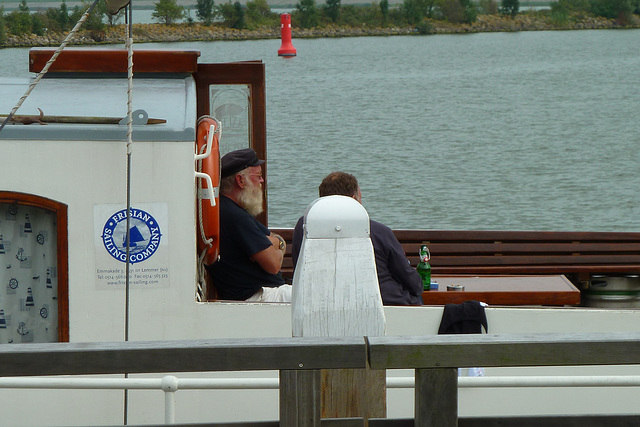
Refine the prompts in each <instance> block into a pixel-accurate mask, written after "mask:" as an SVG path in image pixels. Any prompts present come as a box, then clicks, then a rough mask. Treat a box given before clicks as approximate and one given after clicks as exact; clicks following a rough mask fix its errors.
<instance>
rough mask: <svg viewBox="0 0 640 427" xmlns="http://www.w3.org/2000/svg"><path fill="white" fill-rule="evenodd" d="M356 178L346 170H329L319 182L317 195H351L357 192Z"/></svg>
mask: <svg viewBox="0 0 640 427" xmlns="http://www.w3.org/2000/svg"><path fill="white" fill-rule="evenodd" d="M358 188H360V187H359V186H358V180H357V179H356V177H355V176H353V175H351V174H349V173H346V172H331V173H330V174H329V175H327V176H326V177H325V178H324V179H323V180H322V183H320V186H319V187H318V195H319V196H320V197H324V196H347V197H353V196H355V195H356V194H357V193H358Z"/></svg>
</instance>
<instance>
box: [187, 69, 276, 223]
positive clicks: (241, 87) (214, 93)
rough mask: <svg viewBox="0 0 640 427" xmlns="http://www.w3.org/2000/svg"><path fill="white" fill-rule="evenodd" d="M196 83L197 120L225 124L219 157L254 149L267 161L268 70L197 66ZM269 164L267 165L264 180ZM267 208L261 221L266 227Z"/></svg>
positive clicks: (265, 194)
mask: <svg viewBox="0 0 640 427" xmlns="http://www.w3.org/2000/svg"><path fill="white" fill-rule="evenodd" d="M194 78H195V80H196V96H197V116H198V117H201V116H204V115H209V116H213V117H215V118H216V119H218V120H219V121H220V122H221V123H222V138H221V140H220V155H221V156H223V155H225V154H226V153H228V152H229V151H233V150H238V149H241V148H247V147H251V148H253V149H254V150H256V153H257V154H258V158H260V159H265V160H266V159H267V116H266V93H265V67H264V64H263V63H262V62H261V61H249V62H231V63H226V64H198V72H197V73H196V74H195V75H194ZM268 164H269V163H268V162H267V163H265V165H264V168H263V170H264V178H265V182H266V174H267V167H268ZM263 191H264V200H265V202H264V203H265V206H264V211H263V213H262V214H260V215H259V216H258V220H259V221H260V222H262V223H263V224H265V225H267V186H266V185H265V186H264V188H263Z"/></svg>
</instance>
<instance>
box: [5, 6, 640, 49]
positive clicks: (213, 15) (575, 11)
mask: <svg viewBox="0 0 640 427" xmlns="http://www.w3.org/2000/svg"><path fill="white" fill-rule="evenodd" d="M89 6H90V3H89V2H88V1H83V2H82V6H75V7H74V8H73V9H69V8H68V7H67V4H66V2H65V1H64V0H63V1H62V3H61V4H60V7H58V8H55V7H53V8H48V9H46V10H39V11H36V12H31V11H30V10H29V6H28V4H27V1H26V0H22V2H21V3H20V5H19V7H18V9H16V10H13V11H11V12H8V13H5V11H4V8H3V7H0V45H1V44H4V43H5V41H6V36H7V34H13V35H17V36H21V35H28V34H35V35H44V34H45V33H47V32H54V33H58V32H64V31H68V30H70V29H71V28H73V26H74V25H75V23H76V22H77V21H78V20H79V19H80V17H81V16H82V14H83V13H84V11H86V10H87V9H88V7H89ZM519 13H521V12H520V1H519V0H500V2H499V3H498V0H403V2H402V3H399V4H397V5H394V6H391V5H389V0H380V1H379V2H373V3H371V4H370V5H342V4H341V0H325V3H324V4H318V3H317V2H316V0H299V1H298V3H297V4H296V5H295V9H294V10H293V11H292V12H291V20H292V25H293V26H294V28H315V27H320V28H324V27H329V26H332V25H333V26H346V27H362V26H368V27H390V26H400V27H405V26H412V27H415V28H416V29H417V30H418V31H419V32H420V33H423V34H428V33H430V32H431V29H432V27H431V25H432V24H431V22H432V21H433V20H442V21H447V22H449V23H452V24H462V23H467V24H468V23H473V22H474V21H476V19H477V17H478V15H480V14H486V15H503V16H508V17H512V18H513V17H515V16H516V15H518V14H519ZM544 13H549V14H550V16H551V18H552V19H553V20H554V21H557V22H559V23H562V22H566V21H568V20H570V19H571V17H573V16H576V15H578V16H580V15H582V16H584V15H589V16H601V17H605V18H608V19H616V20H618V22H620V23H621V24H626V23H629V22H632V20H634V19H638V18H637V17H635V16H634V15H635V14H640V0H557V1H555V2H552V3H551V8H550V9H549V10H547V11H544ZM123 15H124V11H121V12H120V13H119V14H117V15H111V14H109V13H108V12H107V8H106V4H105V3H104V2H102V1H100V2H98V4H97V6H96V7H95V8H94V10H93V11H92V13H91V14H90V15H89V17H88V19H87V20H86V21H85V23H84V25H83V28H84V29H88V30H97V31H100V30H104V28H105V27H106V26H107V25H111V26H113V25H116V24H118V23H120V22H121V21H122V19H123ZM152 18H153V19H154V20H155V21H157V22H158V23H162V24H166V25H172V24H176V23H179V22H186V24H194V23H196V21H197V22H199V23H201V24H203V25H206V26H211V25H215V26H222V27H228V28H236V29H250V30H253V29H258V28H277V27H279V25H280V15H279V14H277V13H274V12H272V11H271V8H270V6H269V5H268V3H267V1H266V0H249V1H247V2H246V4H244V5H243V4H241V3H240V2H239V1H235V2H232V1H230V0H229V1H227V2H225V3H220V4H218V5H216V4H215V2H214V0H197V2H196V5H195V17H193V16H191V10H189V9H186V8H185V7H183V6H180V5H179V4H178V2H177V0H158V1H157V2H155V3H154V10H153V12H152Z"/></svg>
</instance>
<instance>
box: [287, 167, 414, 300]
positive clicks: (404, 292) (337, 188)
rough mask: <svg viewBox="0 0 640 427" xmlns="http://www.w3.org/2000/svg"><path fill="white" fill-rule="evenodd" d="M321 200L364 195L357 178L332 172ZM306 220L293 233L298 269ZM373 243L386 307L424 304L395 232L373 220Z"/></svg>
mask: <svg viewBox="0 0 640 427" xmlns="http://www.w3.org/2000/svg"><path fill="white" fill-rule="evenodd" d="M318 193H319V196H320V197H324V196H333V195H338V196H348V197H353V198H354V199H356V200H357V201H358V202H361V199H362V193H361V191H360V186H359V185H358V180H357V179H356V177H355V176H353V175H351V174H348V173H345V172H333V173H330V174H329V175H327V177H326V178H325V179H323V180H322V183H321V184H320V187H319V188H318ZM303 224H304V217H303V218H300V219H299V220H298V223H297V224H296V228H295V229H294V231H293V247H292V250H291V257H292V259H293V266H294V267H295V265H296V263H297V262H298V256H299V255H300V246H301V245H302V237H303V230H302V227H303ZM370 235H371V243H372V244H373V251H374V253H375V257H376V270H377V273H378V283H379V284H380V294H381V296H382V303H383V304H384V305H422V279H420V276H419V275H418V272H417V271H416V270H415V269H414V268H413V267H411V265H410V264H409V260H408V259H407V258H406V256H405V254H404V251H403V250H402V246H401V245H400V242H398V239H396V236H394V234H393V231H391V229H390V228H389V227H387V226H386V225H384V224H382V223H379V222H377V221H373V220H371V221H370Z"/></svg>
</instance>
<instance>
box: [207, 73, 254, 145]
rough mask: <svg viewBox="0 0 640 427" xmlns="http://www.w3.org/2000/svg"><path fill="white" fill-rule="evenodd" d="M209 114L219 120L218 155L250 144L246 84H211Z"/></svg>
mask: <svg viewBox="0 0 640 427" xmlns="http://www.w3.org/2000/svg"><path fill="white" fill-rule="evenodd" d="M209 91H210V93H209V96H210V105H211V115H213V117H215V118H216V119H218V120H220V122H221V124H222V136H223V138H222V139H221V140H220V155H221V156H223V155H225V154H226V153H228V152H230V151H234V150H239V149H241V148H247V147H250V146H251V134H250V127H249V123H250V119H251V116H250V102H249V99H250V97H249V95H250V90H249V86H248V85H241V84H234V85H211V86H210V87H209Z"/></svg>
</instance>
